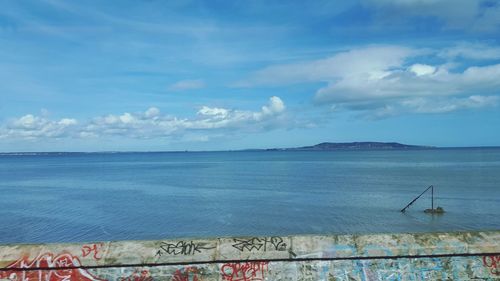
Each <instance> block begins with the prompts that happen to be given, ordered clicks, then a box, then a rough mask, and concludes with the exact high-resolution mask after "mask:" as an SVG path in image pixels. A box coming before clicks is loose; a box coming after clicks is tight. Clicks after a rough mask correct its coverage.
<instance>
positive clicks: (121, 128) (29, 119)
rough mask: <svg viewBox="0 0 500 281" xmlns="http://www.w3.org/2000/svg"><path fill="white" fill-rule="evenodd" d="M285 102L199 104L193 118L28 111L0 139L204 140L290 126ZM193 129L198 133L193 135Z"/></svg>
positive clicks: (2, 130)
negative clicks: (82, 117) (241, 106)
mask: <svg viewBox="0 0 500 281" xmlns="http://www.w3.org/2000/svg"><path fill="white" fill-rule="evenodd" d="M285 109H286V107H285V104H284V102H283V101H282V100H281V99H280V98H279V97H276V96H273V97H271V98H270V99H269V102H268V103H267V104H266V105H264V106H262V108H261V110H260V111H248V110H237V109H228V108H220V107H209V106H202V107H201V108H200V109H199V110H198V112H197V113H196V115H195V116H194V117H193V118H178V117H175V116H171V115H166V114H162V113H161V112H160V110H159V109H158V108H156V107H151V108H149V109H147V110H146V111H144V112H136V113H129V112H126V113H123V114H119V115H115V114H109V115H105V116H99V117H95V118H92V119H91V120H89V121H87V122H83V123H79V122H77V121H76V120H75V119H70V118H63V119H60V120H57V121H51V120H49V119H46V118H45V117H37V116H34V115H31V114H28V115H25V116H23V117H20V118H17V119H13V120H10V121H9V122H8V123H7V124H5V125H4V126H0V138H12V139H16V138H20V139H34V138H62V137H72V138H98V137H107V136H120V137H129V138H141V139H149V138H159V137H162V138H165V137H176V136H182V135H187V136H189V138H190V139H199V140H207V138H210V136H211V135H220V133H221V132H224V131H226V130H227V131H242V132H256V131H262V130H272V129H277V128H283V127H287V126H290V123H289V122H286V121H287V119H286V118H287V117H286V114H285ZM195 132H198V133H201V134H194V133H195Z"/></svg>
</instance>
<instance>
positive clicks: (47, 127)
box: [0, 114, 78, 139]
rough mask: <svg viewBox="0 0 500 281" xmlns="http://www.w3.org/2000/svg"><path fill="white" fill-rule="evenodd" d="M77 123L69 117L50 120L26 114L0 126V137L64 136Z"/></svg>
mask: <svg viewBox="0 0 500 281" xmlns="http://www.w3.org/2000/svg"><path fill="white" fill-rule="evenodd" d="M77 124H78V122H77V121H76V120H75V119H71V118H63V119H60V120H57V121H52V120H49V119H47V118H46V117H39V116H34V115H32V114H27V115H24V116H22V117H20V118H17V119H13V120H9V121H8V122H7V124H5V125H4V126H3V127H0V138H24V139H34V138H40V137H46V138H59V137H66V136H68V135H69V133H70V132H71V131H72V130H73V129H74V128H75V126H76V125H77Z"/></svg>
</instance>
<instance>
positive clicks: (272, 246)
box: [233, 237, 286, 252]
mask: <svg viewBox="0 0 500 281" xmlns="http://www.w3.org/2000/svg"><path fill="white" fill-rule="evenodd" d="M233 241H234V242H235V243H234V244H233V247H234V248H236V249H238V250H240V251H241V252H243V251H245V250H247V251H249V252H251V251H252V250H257V251H264V252H265V251H268V250H276V251H286V243H285V242H283V238H281V237H271V238H258V237H253V238H250V239H238V238H234V239H233Z"/></svg>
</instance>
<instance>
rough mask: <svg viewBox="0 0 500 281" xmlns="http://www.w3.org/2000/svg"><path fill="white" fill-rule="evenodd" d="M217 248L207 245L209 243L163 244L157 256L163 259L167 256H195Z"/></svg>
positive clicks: (182, 242) (181, 242)
mask: <svg viewBox="0 0 500 281" xmlns="http://www.w3.org/2000/svg"><path fill="white" fill-rule="evenodd" d="M215 248H216V247H215V246H210V245H207V243H203V242H200V243H195V242H193V241H179V242H177V243H168V242H161V244H160V249H158V251H156V256H157V257H161V256H162V255H164V254H167V255H174V256H177V255H186V256H187V255H194V254H196V253H201V252H202V250H211V249H215Z"/></svg>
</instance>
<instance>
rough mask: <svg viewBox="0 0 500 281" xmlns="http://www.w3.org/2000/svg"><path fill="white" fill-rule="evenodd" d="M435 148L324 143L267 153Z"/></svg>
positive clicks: (395, 143)
mask: <svg viewBox="0 0 500 281" xmlns="http://www.w3.org/2000/svg"><path fill="white" fill-rule="evenodd" d="M429 148H436V147H434V146H422V145H409V144H402V143H398V142H322V143H319V144H316V145H311V146H301V147H290V148H269V149H264V150H267V151H275V150H284V151H329V150H390V149H429Z"/></svg>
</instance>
